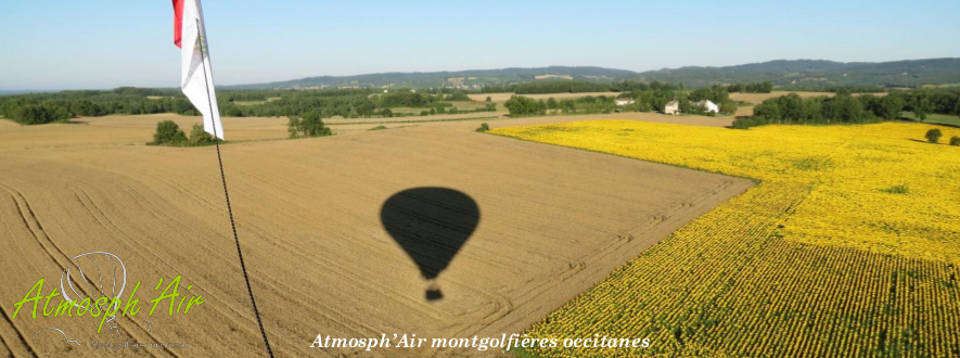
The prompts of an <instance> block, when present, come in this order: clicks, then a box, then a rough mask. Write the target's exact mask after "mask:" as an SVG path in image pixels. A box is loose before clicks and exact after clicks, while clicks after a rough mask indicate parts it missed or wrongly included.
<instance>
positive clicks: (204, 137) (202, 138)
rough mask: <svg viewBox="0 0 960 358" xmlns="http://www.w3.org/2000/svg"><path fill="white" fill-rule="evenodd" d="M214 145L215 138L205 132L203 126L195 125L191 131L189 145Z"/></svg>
mask: <svg viewBox="0 0 960 358" xmlns="http://www.w3.org/2000/svg"><path fill="white" fill-rule="evenodd" d="M214 143H215V140H214V138H213V136H212V135H210V133H207V132H206V131H204V130H203V125H201V124H194V125H193V128H191V129H190V139H189V140H188V144H190V145H194V146H199V145H210V144H214Z"/></svg>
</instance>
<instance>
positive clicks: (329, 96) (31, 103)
mask: <svg viewBox="0 0 960 358" xmlns="http://www.w3.org/2000/svg"><path fill="white" fill-rule="evenodd" d="M469 100H470V98H469V97H468V96H467V94H466V92H464V91H462V90H460V91H457V90H435V91H422V92H413V91H407V90H394V91H390V92H387V93H383V91H382V90H374V89H329V90H306V91H304V90H221V91H219V92H218V99H217V104H218V105H219V107H220V112H221V113H222V114H223V115H224V116H230V117H248V116H263V117H279V116H299V115H302V114H304V113H307V112H317V113H319V114H320V115H321V116H323V117H332V116H341V117H344V118H354V117H373V116H396V115H399V114H395V113H393V112H392V111H391V110H390V109H389V108H391V107H410V108H422V110H421V111H420V113H419V114H421V115H429V114H437V113H449V112H454V113H456V112H458V110H457V109H455V108H456V107H454V105H453V103H451V102H456V101H469ZM451 107H453V108H451ZM492 110H495V106H492V105H487V106H485V107H480V108H478V109H476V110H475V111H492ZM152 113H178V114H183V115H198V114H199V113H198V112H197V111H196V110H195V109H194V108H193V105H192V104H190V102H189V101H188V100H187V98H186V97H184V96H183V94H181V93H180V91H178V90H175V89H150V88H133V87H121V88H117V89H113V90H106V91H61V92H53V93H33V94H22V95H12V96H0V115H2V116H3V117H6V118H8V119H12V120H14V121H16V122H18V123H21V124H28V125H29V124H44V123H50V122H56V121H62V120H66V119H69V118H74V117H94V116H104V115H109V114H129V115H135V114H152Z"/></svg>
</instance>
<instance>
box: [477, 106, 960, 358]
mask: <svg viewBox="0 0 960 358" xmlns="http://www.w3.org/2000/svg"><path fill="white" fill-rule="evenodd" d="M931 128H940V130H941V131H943V133H944V136H946V137H950V136H954V135H960V129H956V128H950V127H936V126H932V125H926V124H917V123H894V122H887V123H878V124H868V125H837V126H800V125H797V126H763V127H756V128H752V129H749V130H732V129H726V128H712V127H696V126H685V125H673V124H658V123H646V122H637V121H617V120H604V121H581V122H572V123H564V124H547V125H533V126H520V127H508V128H497V129H494V130H491V131H490V133H493V134H498V135H503V136H509V137H514V138H518V139H523V140H529V141H536V142H542V143H548V144H555V145H561V146H567V147H574V148H580V149H585V150H591V151H597V152H604V153H610V154H614V155H620V156H625V157H631V158H637V159H643V160H648V161H654V162H660V163H666V164H670V165H676V166H682V167H687V168H693V169H699V170H705V171H710V172H717V173H722V174H727V175H733V176H739V177H746V178H752V179H755V180H756V181H757V183H758V184H757V185H756V186H754V187H753V188H751V189H749V190H748V191H747V192H746V193H744V194H742V195H740V196H738V197H735V198H733V199H731V200H730V201H728V202H726V203H724V204H722V205H720V206H718V207H716V208H714V209H713V210H711V211H710V212H708V213H707V214H704V215H702V216H701V217H699V218H697V219H695V220H694V221H692V222H690V223H688V224H687V225H685V226H684V227H682V228H681V229H679V230H678V231H676V232H674V233H673V234H671V235H670V236H669V237H668V238H666V239H664V240H663V241H661V242H660V243H659V244H657V245H655V246H653V247H651V248H650V249H648V250H646V251H644V252H643V253H641V254H640V256H638V257H637V258H635V259H633V260H632V261H630V262H628V263H627V264H625V265H624V266H622V267H620V268H619V269H617V270H615V271H614V272H613V273H611V274H610V276H609V277H608V278H606V279H605V280H604V281H602V282H600V283H599V284H598V285H597V286H595V287H594V288H592V289H590V290H588V291H587V292H585V293H583V294H581V295H580V296H578V297H577V298H576V299H574V300H572V301H571V302H569V303H567V304H566V305H564V306H563V307H562V308H560V309H559V310H557V311H555V312H553V313H551V314H550V315H549V316H548V317H546V318H545V319H544V320H543V321H542V322H539V323H537V324H536V325H534V326H533V327H532V328H530V329H529V330H528V331H527V332H526V334H527V335H528V336H530V337H541V338H558V337H564V338H565V337H589V336H593V335H594V334H603V335H606V336H609V337H640V338H650V339H651V342H652V344H651V345H650V347H648V348H643V349H639V350H633V351H631V350H622V349H572V348H562V347H558V348H544V349H540V350H529V351H527V353H530V354H533V355H539V356H546V357H554V356H557V357H583V356H637V355H650V356H656V355H660V356H789V357H797V356H816V357H841V356H842V357H846V356H895V357H901V356H918V357H920V356H960V281H958V279H960V268H958V265H960V148H958V147H953V146H948V145H944V144H931V143H925V141H924V137H923V135H924V133H926V131H927V130H928V129H931Z"/></svg>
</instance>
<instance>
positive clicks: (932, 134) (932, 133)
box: [925, 128, 943, 143]
mask: <svg viewBox="0 0 960 358" xmlns="http://www.w3.org/2000/svg"><path fill="white" fill-rule="evenodd" d="M942 136H943V133H941V132H940V130H939V129H937V128H934V129H931V130H928V131H927V134H926V135H925V137H927V142H930V143H938V142H940V137H942Z"/></svg>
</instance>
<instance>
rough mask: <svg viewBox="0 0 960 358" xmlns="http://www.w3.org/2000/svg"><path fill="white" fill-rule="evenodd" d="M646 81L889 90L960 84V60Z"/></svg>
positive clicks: (693, 71)
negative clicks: (762, 82)
mask: <svg viewBox="0 0 960 358" xmlns="http://www.w3.org/2000/svg"><path fill="white" fill-rule="evenodd" d="M639 79H640V80H643V81H661V82H673V83H683V84H684V86H687V87H704V86H710V85H714V84H725V83H738V82H761V81H770V82H773V84H774V85H777V86H786V87H798V88H803V87H809V88H817V87H829V86H886V87H916V86H920V85H924V84H945V83H960V58H938V59H927V60H905V61H894V62H846V63H844V62H833V61H825V60H776V61H769V62H763V63H752V64H746V65H737V66H725V67H681V68H677V69H663V70H659V71H647V72H643V73H641V74H640V75H639Z"/></svg>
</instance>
